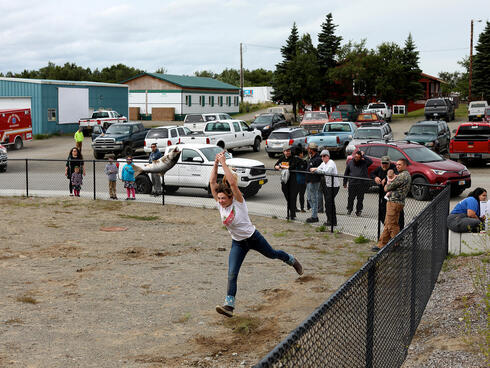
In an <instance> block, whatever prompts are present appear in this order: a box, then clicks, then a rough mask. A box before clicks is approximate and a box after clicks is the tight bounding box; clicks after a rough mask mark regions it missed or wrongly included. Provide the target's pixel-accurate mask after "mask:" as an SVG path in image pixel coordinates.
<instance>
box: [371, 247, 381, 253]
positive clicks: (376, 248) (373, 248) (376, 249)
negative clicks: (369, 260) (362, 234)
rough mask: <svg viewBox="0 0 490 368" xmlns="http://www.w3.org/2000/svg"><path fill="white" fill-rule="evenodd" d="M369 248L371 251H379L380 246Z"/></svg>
mask: <svg viewBox="0 0 490 368" xmlns="http://www.w3.org/2000/svg"><path fill="white" fill-rule="evenodd" d="M371 250H372V251H373V252H379V251H380V250H381V248H378V247H372V248H371Z"/></svg>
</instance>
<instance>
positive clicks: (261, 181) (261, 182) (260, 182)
mask: <svg viewBox="0 0 490 368" xmlns="http://www.w3.org/2000/svg"><path fill="white" fill-rule="evenodd" d="M463 183H464V182H463ZM259 184H260V185H263V184H264V181H263V180H259Z"/></svg>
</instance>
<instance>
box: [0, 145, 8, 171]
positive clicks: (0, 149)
mask: <svg viewBox="0 0 490 368" xmlns="http://www.w3.org/2000/svg"><path fill="white" fill-rule="evenodd" d="M7 160H8V156H7V148H5V146H2V145H1V144H0V172H5V171H7Z"/></svg>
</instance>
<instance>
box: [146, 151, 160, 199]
mask: <svg viewBox="0 0 490 368" xmlns="http://www.w3.org/2000/svg"><path fill="white" fill-rule="evenodd" d="M162 157H163V155H162V153H161V152H160V150H159V149H158V148H157V144H156V143H152V145H151V152H150V158H149V159H148V162H149V163H150V164H151V163H152V162H153V161H157V160H159V159H161V158H162ZM151 182H152V184H153V191H152V193H151V194H152V195H154V196H155V197H156V196H159V195H161V194H162V176H161V175H160V174H157V173H151Z"/></svg>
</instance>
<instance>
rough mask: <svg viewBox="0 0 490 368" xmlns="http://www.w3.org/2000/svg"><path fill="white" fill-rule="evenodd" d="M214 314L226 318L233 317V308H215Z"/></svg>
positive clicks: (226, 306)
mask: <svg viewBox="0 0 490 368" xmlns="http://www.w3.org/2000/svg"><path fill="white" fill-rule="evenodd" d="M216 312H218V313H219V314H222V315H223V316H226V317H233V307H230V306H229V305H223V306H221V305H218V306H216Z"/></svg>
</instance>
